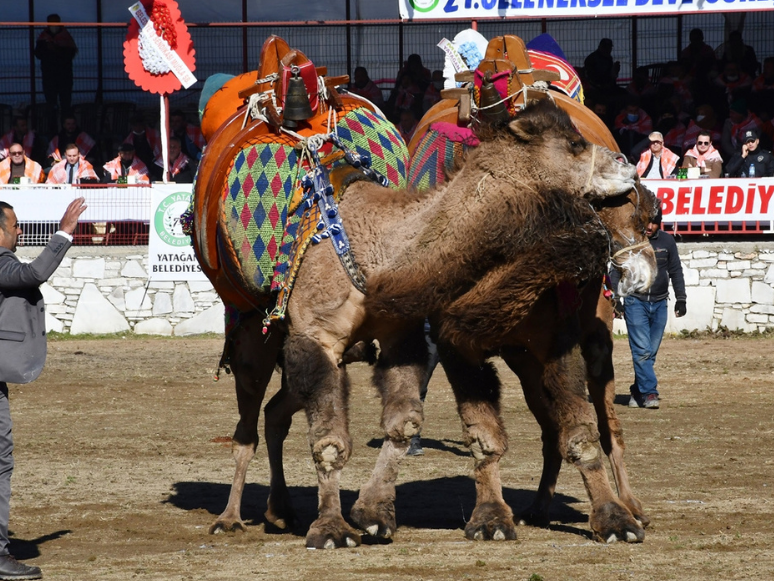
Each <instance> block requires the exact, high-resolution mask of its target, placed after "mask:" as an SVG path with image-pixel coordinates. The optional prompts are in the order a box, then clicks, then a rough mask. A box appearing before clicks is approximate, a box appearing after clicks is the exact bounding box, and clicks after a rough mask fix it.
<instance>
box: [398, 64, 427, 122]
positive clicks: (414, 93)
mask: <svg viewBox="0 0 774 581" xmlns="http://www.w3.org/2000/svg"><path fill="white" fill-rule="evenodd" d="M430 79H431V74H430V69H428V68H426V67H425V66H424V65H423V64H422V57H420V56H419V55H418V54H410V55H409V57H408V59H406V64H405V65H404V66H403V68H401V69H400V71H398V75H397V76H396V77H395V87H394V88H393V90H392V93H391V94H390V99H389V102H388V103H387V108H388V109H389V113H388V114H392V118H394V119H399V118H400V110H402V109H406V108H412V109H413V110H414V116H415V117H416V118H417V119H419V118H420V117H421V116H422V97H423V96H424V94H425V90H427V86H428V85H429V84H430ZM406 93H409V94H408V95H407V94H406ZM399 98H400V99H401V102H400V104H399V103H398V99H399Z"/></svg>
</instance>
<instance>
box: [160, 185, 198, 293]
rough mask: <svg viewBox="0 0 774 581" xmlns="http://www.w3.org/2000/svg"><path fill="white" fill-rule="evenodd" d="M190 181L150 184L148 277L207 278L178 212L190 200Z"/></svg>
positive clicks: (178, 279) (166, 278) (179, 279)
mask: <svg viewBox="0 0 774 581" xmlns="http://www.w3.org/2000/svg"><path fill="white" fill-rule="evenodd" d="M191 195H192V186H191V184H154V186H153V193H152V195H151V217H150V233H149V236H148V280H153V281H159V280H168V281H169V280H171V281H183V280H186V281H190V280H201V281H206V280H208V279H207V277H206V276H205V274H204V273H203V272H202V267H201V266H199V261H198V260H197V259H196V255H195V254H194V249H193V246H191V237H190V236H188V235H187V234H184V233H183V226H182V224H181V222H180V215H181V214H182V213H183V212H185V211H186V209H187V208H188V205H189V203H190V201H191Z"/></svg>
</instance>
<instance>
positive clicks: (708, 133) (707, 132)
mask: <svg viewBox="0 0 774 581" xmlns="http://www.w3.org/2000/svg"><path fill="white" fill-rule="evenodd" d="M702 135H704V136H706V137H709V138H710V141H712V131H707V130H706V129H702V130H701V131H699V132H698V133H697V134H696V138H697V139H698V138H699V137H701V136H702Z"/></svg>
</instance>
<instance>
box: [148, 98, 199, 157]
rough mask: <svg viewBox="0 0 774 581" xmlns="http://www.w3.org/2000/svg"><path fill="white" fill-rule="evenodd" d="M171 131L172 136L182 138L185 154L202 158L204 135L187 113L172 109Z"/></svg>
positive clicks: (181, 143) (181, 142) (170, 116)
mask: <svg viewBox="0 0 774 581" xmlns="http://www.w3.org/2000/svg"><path fill="white" fill-rule="evenodd" d="M169 131H170V137H177V138H178V139H179V140H180V145H181V147H182V152H183V153H184V154H186V155H187V156H188V157H190V158H191V159H201V157H202V150H203V149H204V145H205V143H204V136H203V135H202V132H201V130H200V129H199V128H198V127H197V126H196V125H194V124H193V123H188V120H187V119H186V118H185V113H183V112H182V111H180V110H177V111H172V113H171V114H170V115H169ZM135 147H136V146H135Z"/></svg>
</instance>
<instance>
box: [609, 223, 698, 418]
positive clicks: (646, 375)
mask: <svg viewBox="0 0 774 581" xmlns="http://www.w3.org/2000/svg"><path fill="white" fill-rule="evenodd" d="M647 235H648V238H650V245H651V246H652V247H653V251H654V252H655V253H656V264H657V265H658V273H657V275H656V280H655V281H654V282H653V286H651V287H650V289H649V290H648V292H647V293H634V294H631V295H629V296H628V297H625V298H624V299H623V313H624V319H625V320H626V330H627V333H628V334H629V347H630V348H631V350H632V362H633V364H634V383H633V384H632V386H631V387H630V391H631V397H630V398H629V407H634V408H636V407H640V408H648V409H658V407H659V397H658V379H656V373H655V371H654V370H653V366H654V365H655V363H656V355H657V354H658V348H659V347H660V346H661V339H662V337H663V336H664V328H665V327H666V323H667V300H668V298H669V281H670V280H671V281H672V289H673V290H674V293H675V316H676V317H682V316H684V315H685V313H686V312H687V308H686V302H685V300H686V294H685V281H684V280H683V267H682V264H681V263H680V256H679V255H678V253H677V244H675V239H674V238H673V237H672V236H671V235H670V234H667V233H666V232H664V231H662V230H661V209H659V211H658V215H657V216H656V217H655V218H654V219H653V222H651V223H650V224H648V228H647ZM620 277H621V275H620V274H619V273H618V271H617V270H616V269H612V271H611V273H610V278H611V281H612V283H613V288H614V289H618V281H619V280H620ZM619 305H620V303H619Z"/></svg>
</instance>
